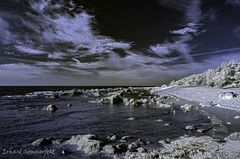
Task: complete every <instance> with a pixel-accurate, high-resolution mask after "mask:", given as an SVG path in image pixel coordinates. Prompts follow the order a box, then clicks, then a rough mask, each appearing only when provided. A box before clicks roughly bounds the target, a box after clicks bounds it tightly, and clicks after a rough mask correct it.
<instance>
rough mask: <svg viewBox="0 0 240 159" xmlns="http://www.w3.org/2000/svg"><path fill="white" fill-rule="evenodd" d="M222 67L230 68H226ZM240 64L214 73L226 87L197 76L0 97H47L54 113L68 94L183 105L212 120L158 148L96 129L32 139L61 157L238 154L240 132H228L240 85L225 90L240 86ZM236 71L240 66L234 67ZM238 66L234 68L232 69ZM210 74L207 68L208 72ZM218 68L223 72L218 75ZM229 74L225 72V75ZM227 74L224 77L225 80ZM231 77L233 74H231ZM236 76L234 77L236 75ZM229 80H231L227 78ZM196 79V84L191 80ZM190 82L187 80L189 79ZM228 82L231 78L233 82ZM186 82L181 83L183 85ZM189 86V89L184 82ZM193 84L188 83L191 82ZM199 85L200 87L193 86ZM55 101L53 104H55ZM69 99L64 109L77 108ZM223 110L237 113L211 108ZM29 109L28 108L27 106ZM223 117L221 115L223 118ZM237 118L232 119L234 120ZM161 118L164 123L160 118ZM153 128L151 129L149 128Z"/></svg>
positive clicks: (102, 101)
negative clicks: (154, 83)
mask: <svg viewBox="0 0 240 159" xmlns="http://www.w3.org/2000/svg"><path fill="white" fill-rule="evenodd" d="M224 68H230V73H229V71H226V70H229V69H224ZM239 68H240V66H239V64H238V63H234V62H231V63H229V64H225V65H222V66H221V68H219V69H217V70H216V71H212V72H215V73H214V74H218V75H219V76H221V75H220V74H221V73H223V74H224V78H223V80H228V82H222V83H221V84H222V85H218V84H217V83H216V81H214V79H213V83H214V85H211V84H210V85H208V86H216V87H223V86H224V89H223V88H211V87H206V86H198V85H202V84H203V85H205V84H206V83H201V84H198V82H197V81H198V78H196V77H195V76H190V77H188V78H185V79H182V80H180V81H177V82H174V83H172V84H174V85H170V86H162V87H128V88H121V87H119V88H103V89H73V90H63V91H47V92H46V91H44V92H33V93H27V94H25V95H14V96H2V97H1V98H3V99H9V100H15V99H21V100H22V101H23V102H24V100H25V99H31V98H40V97H41V98H44V99H47V100H49V102H48V103H49V105H45V106H44V107H42V108H41V109H40V111H45V112H46V113H50V114H52V115H54V114H55V113H58V111H61V110H62V109H63V108H62V107H59V106H58V105H55V104H53V103H54V102H55V101H58V100H59V99H62V98H63V99H64V98H65V97H74V98H79V97H82V98H86V99H91V100H89V101H88V102H89V103H94V104H99V105H101V106H103V107H104V106H106V107H107V106H111V107H112V106H113V107H121V106H128V107H133V108H137V107H143V108H147V107H150V106H153V107H155V108H159V109H162V110H164V111H165V112H166V114H168V115H172V116H174V115H175V113H176V110H177V109H181V110H182V111H183V112H184V113H185V114H188V113H191V112H192V111H198V112H199V113H201V114H202V115H203V116H205V117H206V118H208V119H209V122H208V123H204V124H199V125H186V127H185V130H187V131H189V132H192V135H184V136H181V137H178V138H175V139H169V138H165V139H163V140H160V141H157V142H158V144H159V145H158V147H154V148H153V146H152V143H151V142H150V141H144V140H143V139H141V138H137V139H136V137H135V136H120V135H119V134H109V136H105V137H98V136H97V135H96V134H94V132H93V133H92V134H76V135H73V136H71V138H68V139H65V138H53V137H46V136H45V137H42V138H39V139H36V140H35V141H33V142H32V143H31V144H30V143H29V144H30V145H31V146H32V147H37V148H46V147H51V148H54V149H56V151H57V153H58V155H60V156H68V155H71V154H72V153H83V154H85V155H86V156H85V158H88V157H89V158H98V156H101V157H100V158H115V159H118V158H119V159H120V158H129V159H154V158H163V159H167V158H169V159H170V158H213V159H214V158H216V159H217V158H229V159H235V158H236V159H237V158H240V134H239V132H232V131H228V127H229V126H231V127H234V126H236V127H238V126H239V124H238V123H239V122H237V121H238V120H239V119H240V117H239V116H240V114H239V110H240V107H239V101H240V96H239V94H240V92H239V90H238V88H226V87H230V86H238V85H237V84H238V82H239V79H236V78H238V76H236V75H237V74H238V69H239ZM236 69H237V70H236ZM233 70H235V72H234V71H233ZM208 72H209V71H208ZM208 72H207V73H203V74H200V75H196V76H197V77H199V78H201V79H206V78H205V75H207V74H208ZM219 72H220V74H219ZM226 72H227V73H226ZM225 77H226V78H225ZM228 77H232V78H228ZM233 77H234V78H233ZM229 79H231V80H229ZM189 80H190V81H195V82H190V83H189ZM186 81H187V82H186ZM229 81H232V83H230V82H229ZM182 84H183V86H179V85H182ZM185 84H187V85H188V87H186V86H185ZM189 85H190V86H189ZM193 86H198V87H193ZM51 101H52V103H51ZM74 107H75V105H74V104H73V103H72V102H71V100H70V101H69V102H68V103H66V105H65V107H64V108H74ZM219 108H224V109H226V110H233V111H235V116H233V115H231V114H227V111H226V112H225V114H224V115H227V116H228V118H227V119H226V120H225V119H223V118H222V117H221V116H220V117H219V116H218V114H216V113H215V114H214V113H212V112H211V111H209V110H210V109H212V110H213V109H215V111H217V110H218V109H219ZM25 109H29V107H25ZM224 115H223V116H224ZM230 118H231V120H235V125H234V122H233V123H232V122H230ZM128 120H129V121H131V120H132V121H134V120H136V119H135V117H134V116H132V117H129V118H128ZM157 122H162V123H163V120H162V119H158V120H157ZM163 125H164V126H171V125H170V124H169V123H167V122H165V123H163ZM149 131H151V130H149Z"/></svg>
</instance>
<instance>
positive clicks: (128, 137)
mask: <svg viewBox="0 0 240 159" xmlns="http://www.w3.org/2000/svg"><path fill="white" fill-rule="evenodd" d="M131 138H132V136H123V137H122V138H121V140H128V139H131Z"/></svg>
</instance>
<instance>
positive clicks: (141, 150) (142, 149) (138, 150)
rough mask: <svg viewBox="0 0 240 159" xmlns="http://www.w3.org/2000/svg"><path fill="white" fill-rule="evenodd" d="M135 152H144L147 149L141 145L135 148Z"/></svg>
mask: <svg viewBox="0 0 240 159" xmlns="http://www.w3.org/2000/svg"><path fill="white" fill-rule="evenodd" d="M137 152H139V153H144V152H147V150H146V149H145V148H143V147H139V148H137Z"/></svg>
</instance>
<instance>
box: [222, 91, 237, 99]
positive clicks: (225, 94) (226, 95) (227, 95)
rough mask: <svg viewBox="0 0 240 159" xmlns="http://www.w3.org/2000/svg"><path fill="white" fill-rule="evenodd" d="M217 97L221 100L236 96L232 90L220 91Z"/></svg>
mask: <svg viewBox="0 0 240 159" xmlns="http://www.w3.org/2000/svg"><path fill="white" fill-rule="evenodd" d="M218 97H219V98H220V99H222V100H232V99H233V98H235V97H237V94H236V93H234V92H221V93H220V94H219V95H218Z"/></svg>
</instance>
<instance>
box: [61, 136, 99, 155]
mask: <svg viewBox="0 0 240 159" xmlns="http://www.w3.org/2000/svg"><path fill="white" fill-rule="evenodd" d="M101 145H102V143H101V141H100V140H97V136H96V135H92V134H89V135H76V136H72V138H71V139H70V140H67V141H65V142H64V143H63V146H64V147H67V148H69V149H71V150H72V151H76V150H77V151H83V152H84V153H86V154H96V153H99V152H100V151H101Z"/></svg>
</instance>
